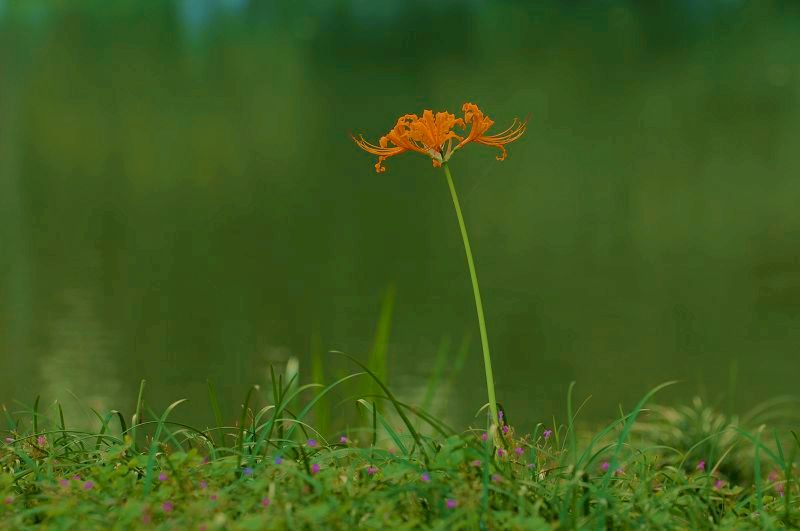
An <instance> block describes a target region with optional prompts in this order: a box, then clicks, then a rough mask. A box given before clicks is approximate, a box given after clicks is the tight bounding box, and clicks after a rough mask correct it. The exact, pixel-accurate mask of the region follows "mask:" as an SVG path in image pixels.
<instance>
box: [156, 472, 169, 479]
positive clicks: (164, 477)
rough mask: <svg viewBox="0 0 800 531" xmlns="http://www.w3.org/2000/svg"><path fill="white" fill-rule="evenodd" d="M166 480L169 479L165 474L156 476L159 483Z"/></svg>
mask: <svg viewBox="0 0 800 531" xmlns="http://www.w3.org/2000/svg"><path fill="white" fill-rule="evenodd" d="M167 479H169V478H168V477H167V474H166V473H165V472H162V473H160V474H159V475H158V480H159V481H166V480H167Z"/></svg>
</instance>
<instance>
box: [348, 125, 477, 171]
mask: <svg viewBox="0 0 800 531" xmlns="http://www.w3.org/2000/svg"><path fill="white" fill-rule="evenodd" d="M455 125H459V126H461V128H462V129H463V128H464V120H462V119H461V118H456V117H455V116H453V115H452V114H450V113H447V112H437V113H436V116H434V114H433V111H424V112H423V113H422V118H419V117H418V116H417V115H416V114H406V115H405V116H401V117H400V118H398V119H397V124H395V126H394V129H392V130H391V131H389V132H388V133H386V136H382V137H381V139H380V141H379V143H378V145H377V146H376V145H375V144H370V143H369V142H367V141H366V140H364V137H363V136H359V137H358V138H356V137H353V140H355V142H356V145H358V147H360V148H361V149H363V150H364V151H366V152H368V153H372V154H373V155H378V163H377V164H375V171H376V172H378V173H381V172H383V171H386V168H384V167H383V161H385V160H386V159H388V158H389V157H394V156H395V155H399V154H401V153H405V152H406V151H417V152H419V153H422V154H423V155H428V156H429V157H431V159H432V160H433V165H434V166H437V167H438V166H441V165H442V148H443V147H444V144H445V143H447V142H451V141H452V139H454V138H455V139H457V140H461V139H462V137H460V136H458V135H457V134H455V133H454V132H453V131H452V129H453V127H454V126H455ZM390 143H391V144H392V145H389V144H390Z"/></svg>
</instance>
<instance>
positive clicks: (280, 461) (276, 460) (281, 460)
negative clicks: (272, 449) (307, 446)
mask: <svg viewBox="0 0 800 531" xmlns="http://www.w3.org/2000/svg"><path fill="white" fill-rule="evenodd" d="M281 463H283V459H282V458H281V456H279V455H276V456H275V464H276V465H279V464H281Z"/></svg>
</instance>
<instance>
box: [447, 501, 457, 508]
mask: <svg viewBox="0 0 800 531" xmlns="http://www.w3.org/2000/svg"><path fill="white" fill-rule="evenodd" d="M446 503H447V508H448V509H455V508H456V507H457V506H458V502H457V501H456V500H454V499H453V498H447V502H446Z"/></svg>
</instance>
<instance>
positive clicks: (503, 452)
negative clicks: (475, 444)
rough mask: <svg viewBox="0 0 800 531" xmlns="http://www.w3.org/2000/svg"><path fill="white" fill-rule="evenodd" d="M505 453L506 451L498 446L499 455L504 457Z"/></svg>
mask: <svg viewBox="0 0 800 531" xmlns="http://www.w3.org/2000/svg"><path fill="white" fill-rule="evenodd" d="M504 455H506V451H505V450H503V449H502V448H498V449H497V457H503V456H504Z"/></svg>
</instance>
